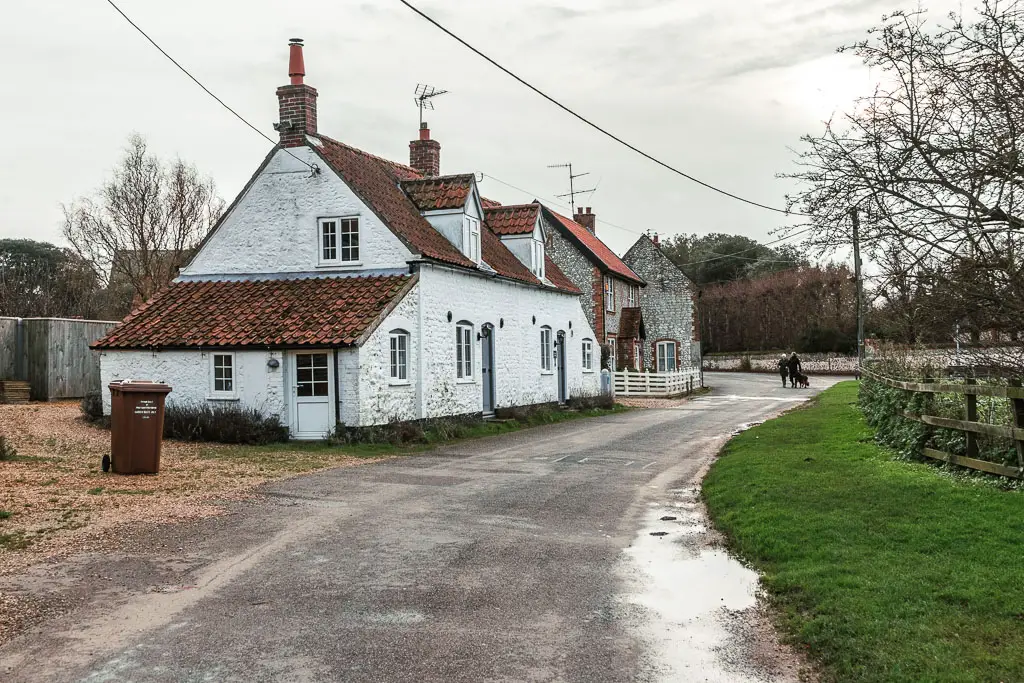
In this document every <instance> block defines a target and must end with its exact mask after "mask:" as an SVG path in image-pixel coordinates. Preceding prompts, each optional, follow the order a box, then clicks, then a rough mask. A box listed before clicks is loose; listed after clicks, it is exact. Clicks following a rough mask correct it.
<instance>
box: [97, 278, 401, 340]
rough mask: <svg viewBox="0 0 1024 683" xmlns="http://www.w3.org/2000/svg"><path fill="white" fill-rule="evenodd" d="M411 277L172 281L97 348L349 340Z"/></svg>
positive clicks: (375, 317) (397, 294)
mask: <svg viewBox="0 0 1024 683" xmlns="http://www.w3.org/2000/svg"><path fill="white" fill-rule="evenodd" d="M412 278H413V276H411V275H389V276H378V277H328V278H306V279H296V280H246V281H225V280H220V281H186V282H172V283H171V284H170V285H169V286H168V287H166V288H164V289H163V290H161V291H160V292H159V293H157V295H156V296H155V297H153V298H152V299H150V300H149V302H147V303H146V304H143V305H142V306H141V307H140V308H138V309H136V310H135V311H134V312H132V314H131V315H129V316H128V317H127V318H125V320H124V322H122V323H121V324H120V325H118V326H117V327H115V328H114V329H112V330H111V331H110V332H109V333H107V335H106V336H105V337H103V338H102V339H100V340H99V341H97V342H95V343H94V344H93V345H92V348H95V349H139V348H146V349H149V348H161V347H164V348H187V347H218V346H220V347H239V346H260V347H268V346H270V347H292V346H350V345H352V344H354V343H355V342H356V340H357V339H359V336H360V335H362V334H363V332H365V331H366V330H367V328H369V327H370V325H371V324H373V322H374V321H375V320H376V319H377V317H378V316H379V315H380V314H381V312H382V311H384V309H385V308H386V307H387V306H388V304H390V303H391V302H392V301H396V298H397V297H399V295H400V294H401V293H402V292H403V291H404V289H405V287H406V286H407V285H409V284H410V281H411V280H412Z"/></svg>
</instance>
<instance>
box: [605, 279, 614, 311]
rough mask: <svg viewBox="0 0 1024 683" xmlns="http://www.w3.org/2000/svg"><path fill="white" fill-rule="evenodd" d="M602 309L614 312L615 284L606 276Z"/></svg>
mask: <svg viewBox="0 0 1024 683" xmlns="http://www.w3.org/2000/svg"><path fill="white" fill-rule="evenodd" d="M604 309H605V310H606V311H614V310H615V283H613V282H612V279H611V278H610V277H608V276H607V275H605V276H604Z"/></svg>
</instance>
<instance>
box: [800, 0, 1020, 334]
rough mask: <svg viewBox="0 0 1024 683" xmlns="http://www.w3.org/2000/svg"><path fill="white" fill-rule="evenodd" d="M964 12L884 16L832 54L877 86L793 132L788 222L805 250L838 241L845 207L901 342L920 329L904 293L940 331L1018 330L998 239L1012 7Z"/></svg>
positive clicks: (1011, 188)
mask: <svg viewBox="0 0 1024 683" xmlns="http://www.w3.org/2000/svg"><path fill="white" fill-rule="evenodd" d="M972 16H973V18H972V19H971V20H970V21H968V20H965V18H964V16H963V15H961V14H950V15H949V16H948V17H947V19H946V21H945V23H944V24H938V25H933V24H930V23H929V22H928V21H927V17H926V14H925V13H924V12H915V13H902V12H897V13H894V14H892V15H889V16H888V17H885V18H883V21H882V24H881V25H880V26H879V27H877V28H875V29H873V30H872V31H870V32H869V38H868V39H867V40H865V41H862V42H860V43H857V44H855V45H852V46H849V47H846V48H842V49H841V50H840V51H841V52H848V53H852V54H855V55H857V56H858V57H860V58H861V59H862V60H863V62H864V63H865V64H866V65H868V66H869V67H871V69H872V73H873V74H877V75H878V77H879V79H880V82H879V84H878V86H877V87H876V89H875V91H874V92H873V93H872V94H871V95H870V96H868V97H864V98H861V99H859V100H858V101H857V102H856V103H855V106H854V107H853V109H852V111H851V112H850V113H847V114H845V115H843V116H841V117H835V118H833V120H831V121H829V122H827V123H826V126H825V130H824V132H823V133H822V134H820V135H814V136H805V137H804V138H803V142H804V143H805V145H806V147H805V149H804V150H803V151H802V152H801V153H800V154H799V156H798V161H797V162H798V165H799V167H800V168H799V170H798V171H797V172H795V173H793V174H789V175H788V177H791V178H795V179H797V180H800V181H802V182H803V184H804V186H805V189H803V190H802V191H801V192H800V193H799V194H797V195H795V196H793V197H790V198H789V206H790V207H791V208H794V209H798V210H799V211H801V212H803V213H806V214H808V215H809V216H810V218H809V220H808V221H807V222H806V223H804V224H803V226H798V227H813V228H815V229H814V230H812V231H810V233H809V234H810V235H811V237H810V239H809V240H808V245H809V246H810V247H812V248H816V249H817V250H818V251H821V252H828V251H829V250H832V249H834V248H836V247H839V246H845V245H848V244H849V243H850V240H851V234H850V227H849V226H850V220H849V211H850V209H851V208H853V207H856V208H857V209H859V211H860V215H861V238H862V243H863V245H864V249H865V251H866V253H867V254H868V255H869V257H871V258H872V259H873V261H874V262H875V263H876V264H877V265H879V266H880V267H881V268H882V275H883V277H882V279H881V282H879V283H878V287H877V288H876V292H877V293H878V294H879V295H881V296H883V298H885V297H886V295H888V294H892V295H893V299H892V300H891V301H890V303H893V302H895V303H898V304H900V305H901V306H902V307H903V309H904V310H903V311H902V312H901V316H903V317H904V322H905V323H906V324H907V325H908V328H907V331H908V332H909V333H910V334H911V336H916V334H915V332H913V330H914V327H915V325H917V324H919V323H921V322H923V321H922V320H921V316H920V308H919V307H918V306H915V305H914V304H913V303H912V302H911V301H910V299H909V298H908V297H918V296H920V295H921V293H922V292H926V293H927V294H929V299H928V305H929V307H930V311H929V312H930V313H931V314H933V315H934V316H935V317H938V316H939V315H940V314H941V315H943V316H945V317H944V318H943V319H942V320H936V321H933V322H934V323H935V324H938V325H940V326H946V327H949V328H950V333H951V332H952V327H953V324H954V321H959V320H961V319H967V320H969V321H971V322H970V324H971V325H972V326H974V327H976V328H977V327H981V326H988V329H995V330H1005V331H1008V332H1011V333H1013V334H1015V333H1016V332H1017V329H1011V328H1015V327H1020V326H1021V325H1022V324H1024V323H1022V321H1024V300H1021V299H1019V298H1011V299H1008V298H1007V294H1008V293H1010V292H1011V291H1015V290H1017V289H1019V284H1017V283H1019V282H1020V281H1021V275H1022V268H1021V260H1020V255H1019V253H1016V254H1015V253H1014V250H1013V248H1012V245H1013V240H1014V237H1013V232H1014V231H1016V230H1020V229H1022V228H1024V206H1022V202H1024V153H1022V145H1024V3H1022V2H1021V0H1012V1H1008V2H1002V1H1000V0H982V4H981V6H980V7H979V8H978V10H977V12H976V14H975V15H972ZM796 229H797V227H794V228H792V230H796ZM940 302H941V303H943V304H946V305H947V307H946V309H945V310H943V309H942V307H941V306H938V305H937V304H939V303H940ZM907 316H910V318H908V317H907ZM911 318H912V319H911Z"/></svg>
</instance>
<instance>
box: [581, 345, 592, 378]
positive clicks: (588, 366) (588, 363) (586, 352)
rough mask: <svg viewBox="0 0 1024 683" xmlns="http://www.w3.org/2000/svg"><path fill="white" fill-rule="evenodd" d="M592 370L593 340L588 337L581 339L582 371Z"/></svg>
mask: <svg viewBox="0 0 1024 683" xmlns="http://www.w3.org/2000/svg"><path fill="white" fill-rule="evenodd" d="M593 370H594V342H593V341H591V340H590V339H584V340H583V371H584V372H593Z"/></svg>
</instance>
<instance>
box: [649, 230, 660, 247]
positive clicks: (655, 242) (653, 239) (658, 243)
mask: <svg viewBox="0 0 1024 683" xmlns="http://www.w3.org/2000/svg"><path fill="white" fill-rule="evenodd" d="M651 241H652V242H654V246H656V247H658V248H659V249H660V248H661V242H660V241H659V240H658V233H654V237H652V238H651Z"/></svg>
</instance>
